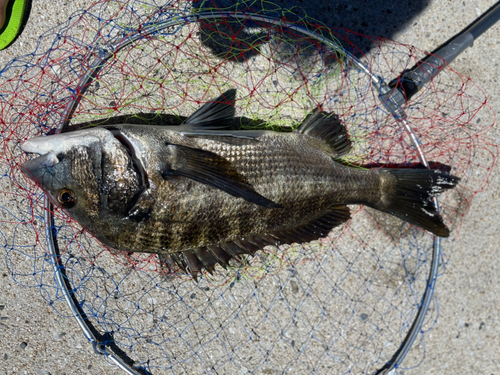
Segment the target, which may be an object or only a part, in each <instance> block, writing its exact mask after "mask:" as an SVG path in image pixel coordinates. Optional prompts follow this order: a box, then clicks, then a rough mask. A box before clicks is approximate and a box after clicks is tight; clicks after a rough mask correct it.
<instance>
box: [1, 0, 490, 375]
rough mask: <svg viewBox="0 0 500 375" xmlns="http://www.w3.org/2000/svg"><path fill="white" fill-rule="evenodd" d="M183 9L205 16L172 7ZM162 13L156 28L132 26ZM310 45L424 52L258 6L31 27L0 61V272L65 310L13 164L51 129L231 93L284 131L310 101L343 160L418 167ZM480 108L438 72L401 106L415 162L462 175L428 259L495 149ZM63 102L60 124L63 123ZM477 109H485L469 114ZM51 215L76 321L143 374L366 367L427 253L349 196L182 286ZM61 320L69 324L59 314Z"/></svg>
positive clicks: (154, 11)
mask: <svg viewBox="0 0 500 375" xmlns="http://www.w3.org/2000/svg"><path fill="white" fill-rule="evenodd" d="M200 12H212V13H213V18H204V19H196V18H194V19H193V18H191V17H189V16H190V15H192V14H197V13H200ZM244 14H247V16H243V17H242V15H244ZM250 14H261V15H263V16H266V17H271V18H269V19H268V18H262V19H259V18H255V17H254V18H252V17H250ZM171 20H176V22H173V23H172V25H171V26H169V27H166V28H160V27H158V29H157V30H156V31H155V32H152V33H149V32H148V33H145V32H144V30H151V29H152V28H154V27H155V25H164V24H165V22H168V21H171ZM295 26H297V27H298V28H297V27H295ZM148 28H149V29H148ZM301 30H302V31H301ZM304 30H305V31H304ZM322 38H325V39H327V40H331V41H336V42H337V43H339V44H340V45H342V46H343V47H344V48H345V49H346V50H348V51H351V52H354V53H355V54H356V55H357V56H358V57H359V58H360V59H361V60H362V61H363V62H364V63H365V64H366V66H367V67H368V68H369V70H370V71H371V72H372V73H374V74H376V75H378V76H380V77H388V79H392V78H394V77H397V76H398V75H399V74H400V73H401V72H402V71H403V70H404V69H407V68H409V67H412V66H413V65H414V64H415V63H416V62H417V61H418V59H419V58H421V57H422V56H423V55H424V54H423V52H422V51H420V50H418V49H417V48H414V47H412V46H407V45H403V44H400V43H397V42H394V41H391V40H385V39H379V38H374V37H368V36H364V35H360V34H357V33H354V32H351V31H349V30H342V29H332V28H327V27H326V26H324V25H322V24H321V23H319V22H317V21H315V20H314V19H312V18H310V17H308V16H307V15H306V14H305V13H304V12H301V11H300V10H299V9H297V8H294V9H293V12H292V11H291V10H288V8H287V7H286V6H283V4H281V6H278V5H276V4H273V3H272V2H252V1H249V2H240V3H236V5H233V6H227V7H225V6H224V3H223V2H220V3H212V2H203V1H202V2H181V1H170V2H167V3H166V4H165V5H162V6H159V5H157V4H156V3H155V2H153V1H151V2H148V1H128V2H127V1H100V2H96V3H95V4H93V5H92V6H90V8H89V9H87V10H85V11H80V12H77V13H75V14H74V15H73V16H72V17H71V18H70V19H69V20H68V21H67V22H65V23H64V24H62V25H60V26H59V27H57V28H55V29H53V30H51V31H49V32H47V33H46V34H44V35H42V36H41V37H40V44H39V47H37V49H36V50H35V51H34V52H33V53H32V54H29V55H26V56H22V57H19V58H17V59H15V60H13V61H12V62H10V63H9V64H8V65H7V66H6V67H5V68H4V69H3V70H2V71H1V82H2V83H1V85H0V124H1V132H0V138H1V140H2V148H1V150H0V189H1V191H2V193H3V194H4V195H6V196H8V197H9V199H8V200H7V201H8V202H9V203H8V204H7V205H5V206H3V207H0V222H1V225H2V226H1V231H0V243H1V245H2V247H3V251H4V255H5V257H4V259H5V262H6V265H7V267H8V270H9V271H10V273H11V277H12V278H13V279H14V280H15V281H16V282H17V283H20V284H22V285H25V286H26V287H32V288H39V289H40V295H41V298H44V299H45V300H46V301H47V303H48V304H50V306H52V308H53V309H54V311H55V312H57V313H59V314H62V315H65V316H68V318H69V317H70V313H69V310H68V309H67V306H66V305H65V301H64V297H63V294H62V293H61V291H60V290H59V289H58V287H57V285H56V284H55V281H54V270H53V268H52V258H51V257H50V256H49V255H48V248H47V238H46V234H45V225H47V223H45V221H44V218H43V217H44V203H43V202H44V200H43V192H42V191H41V190H40V189H39V188H37V187H36V185H35V184H34V183H33V182H32V181H31V180H29V179H28V178H27V177H26V176H25V175H23V174H22V173H21V170H20V168H19V166H20V165H21V164H22V163H24V162H26V161H27V160H29V158H30V156H29V155H27V154H26V153H24V152H22V150H21V148H20V145H21V144H22V143H23V142H24V141H25V140H26V139H28V138H32V137H36V136H40V135H43V134H50V133H52V132H54V131H55V129H56V127H57V126H58V125H63V126H64V127H63V131H69V130H74V129H77V128H79V127H81V126H82V125H88V124H89V123H90V124H110V123H113V121H121V122H128V123H143V124H177V123H180V122H181V121H182V119H183V118H184V117H186V116H189V115H190V114H191V113H193V112H194V111H195V110H196V109H198V108H199V107H200V106H201V105H202V104H203V103H205V102H207V101H209V100H210V99H213V98H214V97H216V96H218V95H220V94H221V93H223V92H224V91H226V90H228V89H232V88H236V89H237V90H238V97H237V100H236V103H235V107H236V116H237V118H238V119H239V121H240V123H241V125H242V126H247V127H248V126H251V127H255V126H260V127H266V128H273V129H278V128H282V127H289V126H298V125H299V124H300V122H301V121H302V120H303V119H304V117H305V116H306V115H307V114H308V113H310V111H311V110H313V109H314V108H317V107H321V108H322V109H323V110H325V111H328V112H333V113H336V114H337V115H338V116H339V118H340V119H341V121H343V123H344V124H345V125H346V127H347V130H348V133H349V136H350V142H351V146H352V151H351V152H350V153H349V155H348V156H347V157H345V158H344V161H345V162H347V163H350V164H352V165H359V166H392V167H410V166H414V165H415V164H418V163H420V162H421V160H420V159H419V156H418V152H417V149H416V148H415V146H414V145H413V143H412V142H411V139H410V136H409V135H408V134H407V133H406V132H405V130H404V129H403V128H402V127H401V125H400V124H399V123H398V122H397V121H396V120H395V119H394V117H393V115H392V114H391V113H390V112H388V111H387V110H386V109H385V108H384V107H383V106H382V105H381V104H380V102H379V100H378V97H377V96H378V92H377V90H376V89H375V87H374V86H373V85H372V82H371V80H370V78H369V76H368V75H367V74H365V73H364V72H362V71H360V70H359V69H357V68H356V67H353V66H352V64H350V61H349V60H348V59H346V56H345V55H344V54H342V53H341V52H338V51H333V50H332V49H331V48H330V47H329V45H328V44H325V43H323V42H322ZM359 40H362V41H364V42H366V41H368V42H369V43H370V45H371V46H372V47H371V50H370V53H367V54H363V53H362V52H361V51H360V50H359V49H357V48H356V44H355V43H354V41H359ZM127 43H128V44H127ZM120 44H123V45H124V46H125V47H123V48H117V47H116V46H119V45H120ZM42 45H45V46H49V47H48V48H47V49H44V48H42V47H41V46H42ZM110 51H111V55H109V53H110ZM103 56H108V58H103ZM96 67H97V68H96ZM88 77H91V78H89V79H88V81H87V83H88V84H84V85H83V86H81V85H79V83H80V84H81V83H82V82H86V81H85V80H86V78H88ZM80 94H81V95H82V96H81V97H80ZM486 102H487V100H486V98H485V95H484V93H483V92H482V91H481V90H480V88H478V87H477V86H476V85H475V84H474V83H473V82H472V81H471V80H470V79H468V78H467V77H464V76H462V75H460V74H459V73H457V72H455V71H453V70H452V69H450V68H446V70H445V71H444V72H442V73H441V74H440V75H439V76H438V77H436V79H434V80H433V81H432V82H431V83H430V84H429V85H428V86H427V87H425V88H424V89H422V90H421V91H420V92H419V93H418V95H417V96H416V97H415V98H413V99H412V102H411V103H409V104H408V105H407V107H406V108H405V111H406V114H407V117H408V121H409V122H410V124H411V126H412V128H413V130H414V132H415V134H416V136H417V138H418V140H419V142H420V147H421V148H422V150H423V152H424V154H425V156H426V157H427V159H428V160H429V161H431V162H433V163H435V164H434V166H435V167H443V166H450V167H451V173H452V174H454V175H456V176H458V177H460V178H461V182H460V184H459V185H458V187H457V188H456V189H454V190H451V191H448V192H446V193H445V194H443V195H442V197H441V198H440V206H441V211H442V215H443V217H444V221H445V224H446V225H447V226H448V227H449V228H450V230H451V238H450V240H447V241H445V242H443V250H444V252H445V256H444V259H442V261H443V260H444V263H445V261H446V259H447V257H448V256H449V255H450V253H451V251H452V246H453V241H454V240H455V239H457V238H459V233H460V225H461V221H462V218H463V216H464V215H465V214H466V212H467V209H468V206H469V204H470V202H471V200H472V199H473V198H474V195H475V194H477V193H478V192H480V191H483V190H484V189H485V188H486V187H487V185H488V176H489V173H490V171H491V168H492V166H493V164H494V163H495V158H496V155H497V148H496V145H495V143H494V141H493V140H491V139H489V138H488V135H487V133H488V130H489V129H490V127H491V126H492V125H493V122H494V120H493V118H494V115H493V111H492V110H491V108H490V107H488V105H487V104H486ZM73 103H76V105H75V106H74V110H73V109H71V108H72V105H73ZM68 113H71V114H72V115H71V116H70V117H71V119H70V122H68V123H64V124H63V123H62V122H64V118H65V116H67V115H68ZM485 118H490V119H492V120H491V122H488V123H485V121H484V120H483V121H480V120H481V119H485ZM117 119H118V120H117ZM479 160H481V162H479ZM484 160H487V161H488V163H484ZM53 215H54V230H55V231H56V233H57V243H58V248H59V251H60V253H61V263H62V265H63V266H64V270H65V276H66V278H67V280H68V282H69V284H70V286H71V288H72V290H73V295H74V297H75V298H76V300H77V301H78V303H79V304H80V307H81V309H82V310H83V312H84V313H85V315H86V317H87V319H88V320H89V322H90V323H91V324H92V325H93V327H94V329H95V331H96V332H97V334H99V337H100V338H101V339H103V340H107V341H106V342H107V344H108V345H109V347H108V348H109V349H108V350H114V351H115V352H118V353H121V355H122V356H123V357H124V358H126V360H127V361H128V362H129V363H134V366H135V367H136V368H137V369H139V371H140V372H144V373H146V372H149V373H153V374H155V373H172V374H174V373H175V374H179V373H197V374H198V373H209V374H211V373H255V374H261V373H268V374H269V373H290V374H299V373H320V374H324V373H332V374H333V373H335V374H345V373H373V372H376V371H377V370H378V369H380V368H382V367H383V366H384V365H385V363H386V362H387V361H389V360H390V359H391V358H392V356H393V355H394V353H395V352H396V351H397V350H398V349H399V348H400V345H401V343H402V342H403V340H404V339H405V337H406V334H407V333H408V330H409V328H410V326H411V324H412V323H413V321H414V319H415V316H416V314H417V312H418V310H419V308H420V304H421V298H422V295H423V292H424V290H425V288H426V285H427V277H428V275H429V269H430V264H431V255H432V247H433V237H432V236H431V235H430V234H428V233H426V232H424V231H422V230H420V229H418V228H415V227H412V226H410V225H409V224H405V223H403V222H402V221H400V220H399V219H395V218H393V217H390V216H388V215H386V214H381V213H378V212H375V211H374V210H371V209H368V208H365V207H353V208H352V219H351V220H350V221H349V222H348V223H346V224H345V225H341V226H339V227H337V228H335V229H334V230H333V231H332V232H331V233H330V235H329V236H328V238H325V239H322V240H318V241H313V242H311V243H307V244H300V245H299V244H295V245H293V246H282V247H279V248H276V247H271V246H269V247H267V248H266V250H265V251H261V252H258V254H257V255H256V256H255V257H248V258H245V259H243V260H242V261H241V262H240V263H237V262H236V263H233V266H232V267H230V268H229V269H227V270H226V269H224V268H222V267H217V268H216V271H215V273H214V274H213V275H210V274H208V273H205V274H203V277H202V278H201V280H200V281H199V282H198V283H195V282H193V281H192V279H191V277H190V276H189V275H188V274H186V273H185V272H182V271H180V270H174V272H172V270H167V269H166V268H164V267H162V266H161V264H160V263H159V261H158V258H157V256H156V255H151V254H141V253H134V254H128V253H124V252H117V251H114V250H111V249H107V248H106V247H104V246H102V245H101V244H99V243H98V241H97V240H95V239H94V238H93V237H92V236H91V235H90V234H89V233H87V232H86V231H85V230H84V229H83V228H82V227H80V225H79V224H78V223H77V222H75V221H74V220H72V219H71V218H70V217H68V216H67V215H66V214H65V213H64V211H62V210H60V209H55V210H54V212H53ZM434 307H436V306H434ZM436 310H437V309H436V308H432V309H431V311H430V313H429V314H428V316H427V323H426V329H427V328H430V327H431V326H432V324H433V322H434V320H435V318H436ZM68 324H69V325H73V324H75V322H74V321H73V320H71V319H70V318H69V319H68ZM413 350H414V353H415V355H413V356H412V358H411V359H409V360H408V361H406V362H405V363H404V365H405V367H415V366H417V365H418V364H419V362H420V361H421V360H422V359H423V357H424V348H423V345H421V346H418V347H415V348H414V349H413Z"/></svg>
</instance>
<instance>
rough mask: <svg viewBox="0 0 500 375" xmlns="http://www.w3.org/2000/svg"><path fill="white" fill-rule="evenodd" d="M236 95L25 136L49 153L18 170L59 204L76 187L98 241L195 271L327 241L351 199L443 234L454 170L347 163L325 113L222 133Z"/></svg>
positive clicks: (79, 207) (336, 127) (80, 213)
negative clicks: (440, 205) (181, 118)
mask: <svg viewBox="0 0 500 375" xmlns="http://www.w3.org/2000/svg"><path fill="white" fill-rule="evenodd" d="M235 95H236V92H235V91H228V92H226V93H224V94H223V95H222V96H221V97H219V98H217V99H216V100H214V101H213V102H211V103H208V104H207V105H205V106H203V107H202V108H201V109H200V110H198V111H197V112H195V114H193V115H192V116H191V117H190V118H189V119H188V120H186V122H185V123H184V124H183V125H181V126H179V127H171V126H142V125H127V124H123V125H114V126H110V127H96V128H92V129H86V130H80V131H77V132H74V133H66V134H59V135H54V136H48V137H44V138H35V139H32V140H28V141H27V142H26V143H25V144H24V145H23V148H24V150H25V151H28V152H36V153H39V154H41V155H42V156H41V157H40V158H44V159H43V161H41V160H39V161H37V162H35V161H30V162H28V163H26V164H25V165H24V170H25V173H27V174H28V175H29V176H30V177H32V178H33V179H34V180H36V181H37V182H38V183H39V184H40V186H41V187H42V188H43V189H44V190H45V192H46V193H47V194H48V195H49V196H50V197H51V199H52V201H54V202H55V203H56V204H60V203H59V202H60V201H61V196H60V195H61V192H62V191H70V192H72V194H74V196H75V197H76V203H71V204H70V205H72V206H71V207H65V209H66V211H67V212H68V213H69V214H70V215H71V216H72V217H73V218H75V219H76V220H77V221H79V222H80V224H81V225H82V226H84V227H85V228H87V229H88V230H89V231H90V232H91V233H92V234H93V235H94V236H96V237H97V238H98V239H99V240H100V241H101V242H103V243H104V244H105V245H107V246H110V247H112V248H114V249H118V250H127V251H131V252H150V253H157V254H160V255H162V258H163V259H164V260H165V261H167V262H169V263H172V264H173V263H178V264H179V265H181V266H182V267H183V268H188V269H189V270H190V271H191V272H192V273H193V274H195V273H197V272H200V271H201V270H202V269H203V268H204V269H208V270H210V269H213V267H214V266H215V264H216V263H220V264H224V263H227V262H228V260H229V259H230V258H232V257H235V256H237V255H239V254H244V253H250V254H252V253H254V252H255V251H256V250H257V249H261V248H262V247H263V246H265V245H266V244H280V243H292V242H299V243H300V242H307V241H310V240H313V239H317V238H322V237H326V236H327V235H328V233H329V231H330V230H331V229H332V228H333V227H334V226H336V225H339V224H341V223H342V222H345V221H347V220H348V219H349V217H350V215H349V210H348V208H347V207H346V205H350V204H363V205H368V206H370V207H373V208H376V209H379V210H381V211H384V212H389V213H391V214H393V215H396V216H398V217H400V218H402V219H403V220H406V221H409V222H411V223H413V224H416V225H419V226H421V227H423V228H425V229H427V230H429V231H431V232H433V233H435V234H437V235H440V236H447V235H448V234H449V231H448V229H447V228H446V226H445V225H444V224H443V222H442V219H441V217H440V216H439V214H438V213H436V212H435V209H434V208H433V205H432V203H431V199H432V197H433V196H435V195H437V194H439V193H441V192H442V191H444V190H445V189H449V188H452V187H454V186H455V185H456V183H457V182H458V178H456V177H454V176H452V175H449V174H447V173H445V172H440V171H427V170H385V169H375V170H361V169H357V168H350V167H346V166H344V165H342V164H340V163H338V162H337V161H335V158H338V157H341V156H343V155H345V154H346V153H347V152H348V151H349V145H348V141H347V134H346V132H345V128H344V127H343V126H342V125H341V123H340V122H339V120H338V119H337V118H336V117H335V116H330V115H328V114H326V113H323V112H315V113H313V114H311V115H309V116H308V118H306V120H305V121H304V124H303V125H301V127H300V128H299V129H298V130H295V131H293V132H290V133H279V132H273V131H234V130H229V129H228V124H229V123H230V122H231V120H232V118H233V116H234V108H233V106H232V102H234V99H235ZM54 155H55V158H54ZM40 158H38V159H40ZM35 160H37V159H35ZM30 163H31V164H30ZM63 206H64V205H63Z"/></svg>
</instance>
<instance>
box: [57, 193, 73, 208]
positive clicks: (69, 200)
mask: <svg viewBox="0 0 500 375" xmlns="http://www.w3.org/2000/svg"><path fill="white" fill-rule="evenodd" d="M57 200H58V201H59V203H61V204H62V206H63V207H64V208H71V207H73V206H74V205H75V204H76V195H75V193H74V192H73V191H71V190H69V189H62V190H61V191H60V192H59V195H58V196H57Z"/></svg>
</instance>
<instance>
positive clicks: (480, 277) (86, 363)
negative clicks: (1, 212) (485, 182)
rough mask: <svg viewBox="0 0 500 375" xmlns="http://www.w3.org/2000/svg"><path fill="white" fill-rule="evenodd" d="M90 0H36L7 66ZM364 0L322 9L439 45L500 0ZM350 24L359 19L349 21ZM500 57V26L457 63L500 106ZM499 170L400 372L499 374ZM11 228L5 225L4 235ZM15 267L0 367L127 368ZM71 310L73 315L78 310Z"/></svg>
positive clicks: (429, 46) (403, 38) (466, 226)
mask: <svg viewBox="0 0 500 375" xmlns="http://www.w3.org/2000/svg"><path fill="white" fill-rule="evenodd" d="M86 3H87V2H86V1H62V0H56V1H46V0H33V5H32V10H31V16H30V19H29V21H28V23H27V25H26V28H25V30H24V32H23V34H22V35H21V36H20V37H19V38H18V40H17V41H16V42H15V44H14V45H12V46H11V47H10V48H8V49H6V50H4V51H0V68H1V67H3V66H5V65H6V64H7V62H9V61H10V60H12V59H14V58H15V57H17V56H21V55H23V54H26V53H29V52H31V51H32V50H33V49H34V48H35V46H36V43H37V36H38V35H40V34H42V33H44V32H45V31H47V30H49V29H50V28H52V27H55V26H56V25H58V24H59V23H61V22H63V21H65V20H66V19H67V18H68V17H69V15H70V14H72V13H73V12H74V11H76V10H78V9H85V8H86V7H87V5H86ZM359 3H360V4H361V5H360V6H359V7H357V5H356V4H358V2H356V1H350V2H348V1H333V0H332V1H330V2H327V1H319V2H317V6H318V14H322V17H324V18H325V19H330V20H332V19H339V20H340V19H341V20H342V22H345V23H346V22H353V20H352V19H349V17H340V18H339V15H338V14H337V13H336V12H338V11H339V9H340V10H341V11H342V12H347V13H348V14H350V15H352V14H356V16H355V18H356V19H357V20H358V22H357V25H356V26H353V27H351V28H352V29H355V30H358V29H359V28H360V27H363V30H362V31H363V32H364V33H366V34H372V35H381V36H384V37H390V38H392V39H394V40H396V41H398V42H402V43H407V44H412V45H415V46H417V47H418V48H420V49H422V50H433V49H434V48H435V47H436V46H438V45H439V44H441V43H442V42H444V41H445V40H447V39H448V38H449V37H451V36H453V35H454V34H455V33H457V32H459V31H460V30H462V29H463V28H464V27H466V26H467V25H469V24H470V23H471V22H472V21H474V20H475V19H476V18H477V17H478V16H479V15H480V14H482V13H483V12H485V11H486V10H487V9H489V8H490V7H491V6H493V5H494V4H495V3H496V2H495V0H464V1H443V0H430V1H422V2H418V1H407V2H399V3H404V4H405V8H404V9H400V8H399V7H400V5H398V4H392V3H394V2H390V1H387V2H385V1H380V2H379V3H380V4H379V5H380V9H384V8H385V9H392V8H391V7H395V8H397V9H396V10H395V12H394V13H393V14H394V16H393V18H392V16H391V17H386V18H384V17H378V16H377V17H374V16H373V12H376V9H375V8H376V7H375V8H373V7H372V6H370V8H369V9H368V8H363V6H362V4H363V3H364V2H361V1H360V2H359ZM348 4H350V5H348ZM373 4H378V3H377V2H373ZM358 8H359V9H358ZM403 13H404V14H403ZM360 20H367V21H366V22H365V21H363V22H360ZM330 23H332V22H330ZM360 25H362V26H360ZM341 26H343V27H350V26H349V24H343V25H341ZM499 64H500V24H498V25H496V26H494V27H493V28H492V29H491V30H489V31H488V32H486V33H485V34H484V35H483V36H482V37H480V39H479V40H477V41H476V42H475V43H474V46H473V48H470V49H468V50H467V51H465V52H464V53H463V54H462V55H461V56H460V57H459V58H458V59H457V60H456V61H455V62H453V64H452V67H453V68H454V69H455V70H456V71H457V72H459V73H461V74H464V75H466V76H468V77H470V78H472V80H473V81H475V82H476V83H477V84H478V85H479V86H480V87H481V88H482V89H483V90H484V92H485V93H486V95H487V97H488V100H489V105H490V106H491V107H492V108H493V109H494V110H495V111H498V109H499V108H500V85H499V75H500V67H499ZM489 137H491V138H492V139H494V140H495V141H496V142H498V140H499V139H500V130H499V128H498V126H495V127H493V129H492V130H491V131H490V133H489ZM499 172H500V164H497V165H496V166H495V168H494V170H493V172H492V173H491V179H490V183H489V188H488V189H487V190H486V191H484V192H481V193H479V194H477V196H476V197H475V198H474V200H473V202H472V205H471V206H470V209H469V212H468V213H467V215H466V217H465V219H464V222H463V225H462V228H461V234H460V236H459V238H458V239H457V240H456V241H455V243H454V250H453V252H452V253H451V257H450V259H449V261H448V263H447V266H446V270H445V272H444V273H443V274H442V275H441V276H440V277H439V278H438V280H437V284H436V297H437V300H438V303H439V315H438V318H437V322H436V324H435V325H434V326H433V328H432V329H431V330H430V331H429V332H427V333H426V335H425V357H424V359H423V361H422V363H420V364H419V365H418V366H417V367H416V368H413V369H408V370H402V371H399V372H398V373H400V374H402V373H404V374H406V375H410V374H464V375H468V374H477V373H481V374H485V375H493V374H499V373H500V370H498V368H499V366H500V328H499V327H500V313H499V311H500V286H499V285H500V283H499V276H500V263H499V262H498V255H499V254H500V252H499V249H498V248H499V246H498V243H499V238H500V237H499V231H500V224H499V220H500V218H499V213H500V198H499V197H500V195H499V194H500V193H499V192H500V189H499V187H500V177H499V176H500V174H499ZM2 199H4V198H3V197H2V196H0V206H3V207H8V206H9V202H8V201H2ZM4 200H5V199H4ZM8 230H9V229H8V228H2V232H3V233H5V232H6V231H8ZM8 259H9V258H8V257H5V260H8ZM7 266H8V265H7V262H6V261H2V262H1V263H0V271H1V272H0V274H1V277H0V291H1V292H0V373H2V374H4V373H5V374H70V373H71V374H87V373H91V374H118V373H120V371H119V370H118V369H116V368H115V367H113V366H112V365H110V364H108V363H106V362H105V361H104V360H103V358H101V357H99V356H97V355H95V354H94V353H93V350H92V347H91V345H89V344H88V342H87V341H86V339H85V338H84V337H83V335H82V334H81V331H80V329H79V327H78V326H77V325H76V323H75V322H74V321H73V320H72V319H68V318H66V317H63V316H61V315H58V314H57V313H56V312H54V310H53V309H52V308H51V307H50V306H49V305H48V303H47V302H46V300H45V299H44V298H43V291H41V290H40V289H39V288H36V287H35V288H28V287H23V286H21V285H19V284H18V283H15V282H14V281H13V280H12V278H11V276H10V273H9V271H8V268H7ZM65 314H67V315H69V311H66V313H65ZM418 345H421V343H418V344H417V346H418ZM414 353H421V351H419V350H418V348H417V349H416V350H415V351H411V352H410V354H409V357H408V358H410V359H411V357H412V356H413V355H414ZM415 355H416V354H415ZM418 355H420V354H418ZM405 363H406V362H404V363H403V367H405V366H404V365H405ZM412 363H413V364H414V363H415V362H412Z"/></svg>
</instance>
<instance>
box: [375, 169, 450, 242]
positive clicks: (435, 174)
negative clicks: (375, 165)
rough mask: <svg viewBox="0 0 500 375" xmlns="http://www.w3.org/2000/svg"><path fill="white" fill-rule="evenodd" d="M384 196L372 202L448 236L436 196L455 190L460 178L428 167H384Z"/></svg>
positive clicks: (436, 232)
mask: <svg viewBox="0 0 500 375" xmlns="http://www.w3.org/2000/svg"><path fill="white" fill-rule="evenodd" d="M380 173H381V176H382V185H381V188H382V192H381V193H382V194H381V199H380V201H379V202H378V203H377V204H376V205H371V206H372V207H373V208H376V209H378V210H380V211H384V212H387V213H390V214H392V215H394V216H396V217H398V218H400V219H402V220H404V221H407V222H409V223H410V224H414V225H417V226H419V227H421V228H423V229H425V230H427V231H429V232H431V233H433V234H435V235H436V236H439V237H448V236H449V235H450V230H449V229H448V228H447V227H446V225H445V224H444V223H443V218H442V217H441V215H439V213H438V212H437V211H436V207H435V206H434V203H433V198H434V197H435V196H437V195H439V194H441V193H442V192H443V191H445V190H448V189H452V188H454V187H455V186H456V184H457V183H458V182H459V181H460V179H459V178H458V177H455V176H453V175H451V174H448V173H446V172H442V171H439V170H428V169H393V170H390V169H383V170H380Z"/></svg>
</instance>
